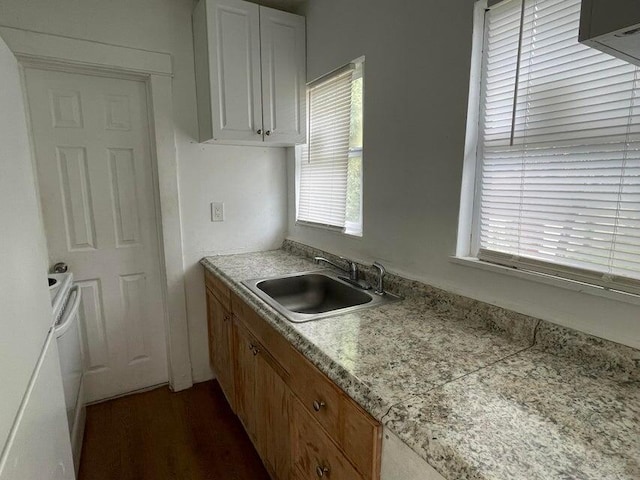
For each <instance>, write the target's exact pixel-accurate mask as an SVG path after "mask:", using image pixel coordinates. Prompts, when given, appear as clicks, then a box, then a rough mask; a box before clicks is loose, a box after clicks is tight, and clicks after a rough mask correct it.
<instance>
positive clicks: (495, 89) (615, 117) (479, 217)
mask: <svg viewBox="0 0 640 480" xmlns="http://www.w3.org/2000/svg"><path fill="white" fill-rule="evenodd" d="M492 3H495V2H492ZM580 5H581V2H580V0H505V1H502V2H500V3H497V4H496V5H493V6H491V7H490V8H489V9H487V12H486V17H485V37H484V48H483V65H482V85H481V98H480V122H479V135H478V139H479V140H478V142H479V143H478V161H479V162H480V165H479V167H480V168H479V170H478V171H479V175H478V176H479V178H478V183H477V190H476V195H477V198H476V202H477V206H476V216H475V225H476V229H475V230H476V233H475V234H476V238H474V245H475V248H476V250H477V256H478V258H480V259H481V260H486V261H490V262H495V263H499V264H503V265H507V266H511V267H516V268H523V269H528V270H534V271H538V272H542V273H547V274H552V275H558V276H563V277H566V278H570V279H573V280H578V281H584V282H588V283H592V284H597V285H600V286H603V287H606V288H612V289H617V290H622V291H629V292H633V293H640V281H639V280H640V72H639V71H638V68H636V67H634V66H632V65H630V64H628V63H625V62H623V61H621V60H618V59H616V58H614V57H611V56H609V55H606V54H604V53H601V52H599V51H597V50H594V49H591V48H589V47H586V46H583V45H581V44H579V43H578V40H577V39H578V29H579V20H580Z"/></svg>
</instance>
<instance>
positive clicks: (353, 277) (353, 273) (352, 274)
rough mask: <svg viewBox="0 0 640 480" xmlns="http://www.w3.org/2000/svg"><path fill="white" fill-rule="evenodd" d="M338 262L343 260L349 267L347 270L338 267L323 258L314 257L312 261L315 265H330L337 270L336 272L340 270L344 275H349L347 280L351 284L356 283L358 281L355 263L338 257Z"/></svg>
mask: <svg viewBox="0 0 640 480" xmlns="http://www.w3.org/2000/svg"><path fill="white" fill-rule="evenodd" d="M340 260H344V261H345V262H347V265H349V266H348V267H347V268H345V267H341V266H340V265H338V264H336V263H334V262H332V261H331V260H327V259H326V258H324V257H314V259H313V261H314V262H315V263H317V264H320V262H324V263H328V264H329V265H331V266H332V267H334V268H337V269H338V270H342V271H343V272H344V273H347V274H349V279H350V280H351V281H353V282H357V281H358V265H356V263H355V262H353V261H351V260H349V259H347V258H343V257H340Z"/></svg>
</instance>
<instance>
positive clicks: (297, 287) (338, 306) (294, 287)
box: [242, 270, 399, 323]
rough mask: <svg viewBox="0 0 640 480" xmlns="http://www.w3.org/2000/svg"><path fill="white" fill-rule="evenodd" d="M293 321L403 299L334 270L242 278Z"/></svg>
mask: <svg viewBox="0 0 640 480" xmlns="http://www.w3.org/2000/svg"><path fill="white" fill-rule="evenodd" d="M242 283H244V284H245V285H246V286H247V287H249V289H250V290H251V291H252V292H253V293H255V294H256V295H258V296H259V297H260V298H262V299H263V300H264V301H266V302H267V303H268V304H269V305H271V306H272V307H273V308H275V309H276V310H277V311H278V312H280V313H281V314H283V315H284V316H285V317H287V319H289V320H290V321H292V322H296V323H299V322H308V321H310V320H317V319H319V318H325V317H328V316H332V315H341V314H343V313H348V312H350V311H354V310H357V309H360V308H370V307H374V306H377V305H382V304H385V303H389V302H394V301H397V300H399V298H398V297H396V296H394V295H391V294H388V293H387V294H384V295H376V294H373V293H369V292H368V291H365V290H362V289H359V288H357V287H354V286H353V285H351V284H349V283H347V282H344V281H342V280H341V279H340V278H338V276H337V275H336V274H335V273H334V272H333V271H332V270H323V271H317V272H306V273H298V274H293V275H284V276H280V277H274V278H267V279H255V280H247V281H244V282H242Z"/></svg>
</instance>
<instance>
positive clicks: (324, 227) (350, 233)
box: [295, 220, 362, 239]
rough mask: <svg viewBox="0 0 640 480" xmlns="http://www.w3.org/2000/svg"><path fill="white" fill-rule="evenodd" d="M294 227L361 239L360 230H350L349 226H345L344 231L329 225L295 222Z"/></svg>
mask: <svg viewBox="0 0 640 480" xmlns="http://www.w3.org/2000/svg"><path fill="white" fill-rule="evenodd" d="M295 226H296V227H310V228H317V229H319V230H325V231H327V232H332V233H336V234H338V235H346V236H347V237H350V238H357V239H359V238H362V230H352V229H351V228H350V227H349V226H347V227H346V228H345V229H344V230H343V229H341V228H337V227H332V226H330V225H323V224H321V223H311V222H301V221H298V220H296V223H295Z"/></svg>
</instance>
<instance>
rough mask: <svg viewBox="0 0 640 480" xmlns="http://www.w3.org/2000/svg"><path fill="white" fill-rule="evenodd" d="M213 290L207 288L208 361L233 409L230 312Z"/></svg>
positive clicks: (234, 389) (233, 387)
mask: <svg viewBox="0 0 640 480" xmlns="http://www.w3.org/2000/svg"><path fill="white" fill-rule="evenodd" d="M214 292H215V290H213V289H210V288H207V289H206V293H207V323H208V326H209V362H210V364H211V368H212V370H213V372H214V373H215V375H216V378H217V379H218V383H219V384H220V388H222V391H223V393H224V395H225V396H226V397H227V401H228V402H229V405H231V409H232V410H234V411H235V397H236V388H235V385H234V383H235V378H234V375H233V369H232V354H231V324H232V322H231V313H230V312H229V309H228V307H226V306H225V304H224V303H223V301H221V299H220V298H219V296H216V294H215V293H214Z"/></svg>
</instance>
